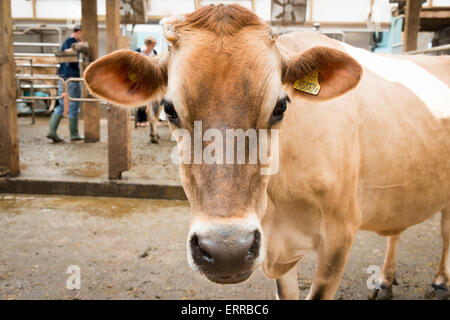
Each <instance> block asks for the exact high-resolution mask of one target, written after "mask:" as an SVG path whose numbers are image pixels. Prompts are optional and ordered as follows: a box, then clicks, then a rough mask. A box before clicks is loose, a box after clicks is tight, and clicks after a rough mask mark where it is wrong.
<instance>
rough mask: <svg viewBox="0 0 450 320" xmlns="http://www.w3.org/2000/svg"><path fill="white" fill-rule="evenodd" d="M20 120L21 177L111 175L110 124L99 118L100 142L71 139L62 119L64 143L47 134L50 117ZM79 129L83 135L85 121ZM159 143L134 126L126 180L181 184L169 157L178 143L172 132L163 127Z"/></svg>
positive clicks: (91, 177) (97, 177) (91, 178)
mask: <svg viewBox="0 0 450 320" xmlns="http://www.w3.org/2000/svg"><path fill="white" fill-rule="evenodd" d="M30 123H31V119H30V118H19V119H18V131H19V148H20V150H19V157H20V168H21V177H23V178H30V179H35V180H60V181H62V180H82V181H96V180H104V179H107V178H108V123H107V121H106V120H104V119H102V120H101V121H100V130H101V133H100V137H101V140H100V142H98V143H84V142H73V143H72V142H70V135H69V122H68V120H67V119H63V120H62V121H61V123H60V126H59V128H58V135H59V136H60V137H62V138H64V140H65V141H66V142H65V143H53V142H52V141H51V140H49V139H47V138H46V137H45V136H46V135H47V132H48V123H49V118H48V117H39V118H37V119H36V124H35V125H31V124H30ZM79 128H80V130H81V134H83V121H82V120H80V123H79ZM159 134H160V135H161V139H160V141H159V144H152V143H150V137H149V128H148V127H146V128H138V129H134V126H133V127H132V129H131V170H130V171H127V172H124V173H123V179H122V180H124V181H133V182H139V183H141V182H143V183H147V182H148V183H155V184H179V183H180V182H179V176H178V167H177V165H176V164H174V163H173V162H172V160H171V158H170V153H171V151H172V148H174V147H175V146H176V145H175V142H173V141H171V140H170V131H169V129H168V128H167V127H161V130H160V131H159Z"/></svg>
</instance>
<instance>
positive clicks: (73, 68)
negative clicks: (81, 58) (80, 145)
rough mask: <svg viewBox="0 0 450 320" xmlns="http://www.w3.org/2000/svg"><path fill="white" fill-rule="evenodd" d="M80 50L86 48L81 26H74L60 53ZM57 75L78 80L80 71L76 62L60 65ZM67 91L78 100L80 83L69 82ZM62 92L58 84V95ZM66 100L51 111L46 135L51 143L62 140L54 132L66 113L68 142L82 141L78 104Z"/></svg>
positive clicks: (60, 101) (65, 78) (61, 101)
mask: <svg viewBox="0 0 450 320" xmlns="http://www.w3.org/2000/svg"><path fill="white" fill-rule="evenodd" d="M81 48H86V47H85V45H84V43H83V42H82V31H81V26H75V27H74V29H73V32H72V34H71V35H70V37H69V38H67V39H66V40H65V41H64V42H63V44H62V45H61V49H60V51H68V50H73V49H75V51H78V50H80V49H81ZM58 75H59V76H60V77H61V78H63V79H64V80H67V79H68V78H79V77H80V69H79V66H78V62H69V63H61V64H60V67H59V69H58ZM68 91H69V95H70V96H71V97H74V98H80V97H81V85H80V82H69V86H68ZM63 92H64V86H63V84H61V83H59V84H58V95H61V94H63ZM66 99H67V98H66V97H64V99H61V100H59V103H58V105H57V106H56V107H55V109H54V110H53V113H52V116H51V118H50V126H49V133H48V134H47V138H49V139H51V140H53V142H61V141H63V139H61V138H60V137H58V135H57V134H56V131H57V129H58V126H59V122H60V121H61V118H62V117H63V115H64V116H67V113H68V115H69V129H70V140H71V141H77V140H83V139H84V138H83V137H82V136H80V134H79V133H78V114H79V112H80V103H79V102H76V101H70V102H69V103H68V104H67V103H65V101H64V100H66ZM67 105H68V106H69V110H67Z"/></svg>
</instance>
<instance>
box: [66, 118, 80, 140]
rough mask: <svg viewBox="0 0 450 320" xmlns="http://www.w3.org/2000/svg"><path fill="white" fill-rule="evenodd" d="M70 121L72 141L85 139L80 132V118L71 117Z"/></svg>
mask: <svg viewBox="0 0 450 320" xmlns="http://www.w3.org/2000/svg"><path fill="white" fill-rule="evenodd" d="M69 122H70V141H79V140H83V139H84V137H82V136H80V135H79V133H78V118H69Z"/></svg>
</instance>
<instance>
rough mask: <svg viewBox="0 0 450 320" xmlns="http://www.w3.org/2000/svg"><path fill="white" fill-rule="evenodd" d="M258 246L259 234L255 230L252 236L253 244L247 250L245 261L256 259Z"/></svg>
mask: <svg viewBox="0 0 450 320" xmlns="http://www.w3.org/2000/svg"><path fill="white" fill-rule="evenodd" d="M260 244H261V233H260V232H259V231H258V230H255V233H254V234H253V243H252V245H251V247H250V249H248V252H247V255H246V256H245V259H247V260H254V259H256V258H257V257H258V255H259V247H260Z"/></svg>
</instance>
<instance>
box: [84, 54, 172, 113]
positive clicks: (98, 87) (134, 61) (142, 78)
mask: <svg viewBox="0 0 450 320" xmlns="http://www.w3.org/2000/svg"><path fill="white" fill-rule="evenodd" d="M84 80H85V81H86V84H87V86H88V88H89V91H90V92H91V93H92V94H93V95H95V96H97V97H100V98H102V99H104V100H106V101H109V102H111V103H114V104H117V105H122V106H141V105H144V104H146V103H147V102H148V101H149V100H151V99H152V98H153V97H156V96H157V95H158V94H159V93H160V92H161V91H162V90H163V89H164V88H165V86H166V85H167V71H166V66H165V64H164V60H160V59H159V58H148V57H146V56H144V55H142V54H140V53H138V52H135V51H131V50H118V51H115V52H113V53H110V54H108V55H106V56H104V57H102V58H100V59H98V60H96V61H95V62H93V63H92V64H91V65H89V66H88V68H87V69H86V71H85V73H84Z"/></svg>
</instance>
